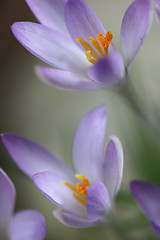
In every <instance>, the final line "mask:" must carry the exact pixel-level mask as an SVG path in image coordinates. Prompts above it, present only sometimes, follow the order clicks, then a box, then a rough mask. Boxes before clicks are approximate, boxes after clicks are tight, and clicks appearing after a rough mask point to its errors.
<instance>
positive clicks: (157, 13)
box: [155, 0, 160, 24]
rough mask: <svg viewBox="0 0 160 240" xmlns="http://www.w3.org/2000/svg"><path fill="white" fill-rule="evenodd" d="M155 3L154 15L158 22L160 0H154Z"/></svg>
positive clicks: (159, 21) (159, 20)
mask: <svg viewBox="0 0 160 240" xmlns="http://www.w3.org/2000/svg"><path fill="white" fill-rule="evenodd" d="M155 3H156V7H155V16H156V20H157V23H158V24H160V1H159V0H157V1H156V0H155Z"/></svg>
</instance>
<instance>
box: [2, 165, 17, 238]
mask: <svg viewBox="0 0 160 240" xmlns="http://www.w3.org/2000/svg"><path fill="white" fill-rule="evenodd" d="M15 195H16V193H15V188H14V185H13V183H12V182H11V180H10V179H9V177H8V176H7V175H6V174H5V172H4V171H3V170H2V169H1V168H0V234H1V231H2V230H3V229H4V228H5V227H6V225H7V224H8V222H9V220H10V218H11V215H12V213H13V208H14V201H15Z"/></svg>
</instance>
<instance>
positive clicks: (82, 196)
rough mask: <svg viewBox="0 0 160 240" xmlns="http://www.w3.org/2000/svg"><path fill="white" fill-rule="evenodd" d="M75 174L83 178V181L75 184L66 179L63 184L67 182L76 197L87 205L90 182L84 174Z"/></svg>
mask: <svg viewBox="0 0 160 240" xmlns="http://www.w3.org/2000/svg"><path fill="white" fill-rule="evenodd" d="M75 176H76V177H77V178H79V179H81V183H77V184H76V186H74V185H73V184H72V183H69V182H67V181H64V182H62V184H65V185H66V186H67V187H69V188H70V189H71V190H72V194H73V196H74V198H75V199H77V200H78V201H79V202H80V203H82V204H84V205H85V206H86V199H87V187H88V186H90V183H89V181H88V179H87V178H85V176H84V175H81V174H75Z"/></svg>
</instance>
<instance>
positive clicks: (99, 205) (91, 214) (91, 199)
mask: <svg viewBox="0 0 160 240" xmlns="http://www.w3.org/2000/svg"><path fill="white" fill-rule="evenodd" d="M110 207H111V200H110V194H109V192H108V190H107V188H106V187H105V185H104V184H103V183H102V182H101V181H100V180H97V181H96V182H95V183H93V184H92V185H91V186H90V187H88V188H87V214H88V218H89V219H98V218H103V217H104V216H105V215H106V214H107V213H108V212H109V210H110Z"/></svg>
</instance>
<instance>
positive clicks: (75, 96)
mask: <svg viewBox="0 0 160 240" xmlns="http://www.w3.org/2000/svg"><path fill="white" fill-rule="evenodd" d="M86 2H87V3H88V4H89V5H90V6H91V7H92V8H93V9H94V10H95V12H96V13H97V15H98V16H99V17H100V19H101V20H102V22H103V24H104V26H105V27H106V30H110V31H111V32H112V33H113V35H114V39H113V42H114V44H115V46H116V47H117V48H118V49H119V50H120V26H121V21H122V18H123V15H124V12H125V10H126V9H127V7H128V5H129V4H130V2H131V1H130V0H114V1H113V0H99V1H98V0H86ZM0 19H1V21H0V27H1V37H0V132H13V133H17V134H20V135H23V136H26V137H28V138H30V139H32V140H34V141H36V142H38V143H40V144H41V145H43V146H44V147H46V148H47V149H49V150H51V151H53V152H54V153H55V154H57V155H59V156H60V157H61V158H62V159H64V160H65V161H66V162H68V164H70V165H71V161H72V155H71V149H72V140H73V136H74V132H75V130H76V127H77V126H78V124H79V122H80V120H81V118H82V117H83V116H84V115H85V114H86V113H87V112H88V111H89V110H91V109H93V108H95V107H97V106H100V105H101V104H103V103H104V104H105V105H106V109H107V113H108V123H107V131H106V140H105V146H106V145H107V142H108V140H109V136H110V135H117V136H118V137H119V138H120V140H121V142H122V145H123V149H124V177H123V182H122V187H121V190H120V192H119V194H118V196H117V199H116V202H115V209H114V210H113V213H112V215H113V219H114V221H115V223H116V224H113V226H110V225H109V224H108V225H107V224H105V225H101V226H98V227H95V228H92V229H85V230H75V229H70V228H68V227H66V226H64V225H62V224H61V223H59V222H58V221H57V220H56V219H55V218H54V217H53V216H52V211H53V209H55V206H54V205H53V204H52V203H51V202H50V201H49V200H47V199H46V198H45V197H44V196H43V195H42V194H41V193H40V192H39V191H38V190H37V189H36V187H35V186H34V184H33V183H32V181H31V180H30V179H28V178H27V177H26V176H25V175H24V174H23V173H22V172H21V171H20V170H19V169H18V168H17V167H16V166H15V164H14V162H13V161H12V159H11V158H10V156H9V155H8V153H7V152H6V150H5V148H4V147H3V146H2V144H1V143H0V167H2V168H3V169H4V171H6V173H7V174H8V175H9V177H10V178H11V179H12V181H13V182H14V184H15V186H16V191H17V199H16V211H18V210H21V209H26V208H29V209H32V208H33V209H37V210H40V211H41V212H42V214H43V215H44V216H45V218H46V222H47V236H46V240H51V239H52V240H53V239H57V240H58V239H59V240H60V239H62V240H63V239H77V240H79V239H84V240H85V239H87V240H88V239H92V240H94V239H97V237H99V238H100V239H102V240H103V239H109V240H112V239H113V240H117V239H130V240H132V239H133V240H139V239H143V240H151V239H157V237H156V236H155V234H154V233H153V232H152V230H151V228H150V226H149V221H148V220H147V219H146V218H145V216H144V214H143V213H142V212H141V210H140V208H139V206H138V205H137V204H136V203H135V201H134V199H133V198H132V196H131V194H130V191H129V182H130V181H131V180H132V179H141V180H147V181H151V182H155V183H157V184H160V148H159V146H160V145H159V141H158V140H157V138H155V137H154V134H152V133H151V131H150V130H149V128H148V127H146V125H145V124H143V123H142V122H141V120H140V119H139V118H138V116H137V115H136V114H135V113H134V112H133V111H132V109H131V108H130V106H129V105H128V103H127V102H126V101H125V100H124V99H123V98H122V97H120V96H118V95H117V94H116V93H113V92H110V91H95V92H69V91H60V90H58V89H55V88H53V87H50V86H48V85H46V84H44V83H43V82H41V81H40V80H39V79H38V77H37V76H36V74H35V72H34V67H35V65H44V63H42V62H41V61H40V60H38V59H37V58H36V57H34V56H32V55H31V54H30V53H29V52H27V50H25V49H24V48H23V47H22V46H21V45H20V44H19V42H18V41H17V40H16V39H15V38H14V36H13V35H12V33H11V30H10V26H11V24H12V23H13V22H15V21H25V20H26V21H33V22H35V21H37V20H36V19H35V18H34V16H33V14H32V12H31V11H30V9H29V7H28V6H27V4H26V3H25V0H16V1H12V0H7V1H5V0H1V2H0ZM159 42H160V26H158V24H157V23H156V21H155V18H154V19H153V23H152V27H151V30H150V32H149V35H148V37H147V39H146V41H145V43H144V45H143V47H142V49H141V50H140V52H139V53H138V55H137V57H136V59H135V60H134V63H133V64H132V69H131V74H130V76H131V79H130V81H131V84H132V86H133V88H134V89H135V92H136V94H137V101H139V103H140V104H142V106H143V108H144V111H146V113H147V114H148V115H149V116H150V117H151V118H152V119H153V121H155V123H156V124H157V125H159V126H160V104H159V102H160V74H159V64H160V45H159Z"/></svg>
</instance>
